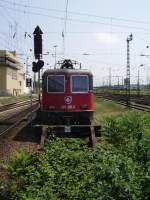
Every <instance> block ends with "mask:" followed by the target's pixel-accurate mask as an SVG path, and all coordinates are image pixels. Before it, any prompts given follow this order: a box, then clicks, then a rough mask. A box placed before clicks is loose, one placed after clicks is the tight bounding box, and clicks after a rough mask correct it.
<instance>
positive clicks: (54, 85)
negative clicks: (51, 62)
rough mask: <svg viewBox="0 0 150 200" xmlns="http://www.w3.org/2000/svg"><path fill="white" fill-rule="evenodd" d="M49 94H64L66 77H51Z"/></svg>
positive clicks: (48, 83) (48, 86)
mask: <svg viewBox="0 0 150 200" xmlns="http://www.w3.org/2000/svg"><path fill="white" fill-rule="evenodd" d="M47 91H48V92H64V91H65V77H64V75H49V76H48V78H47Z"/></svg>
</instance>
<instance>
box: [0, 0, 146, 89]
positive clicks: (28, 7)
mask: <svg viewBox="0 0 150 200" xmlns="http://www.w3.org/2000/svg"><path fill="white" fill-rule="evenodd" d="M67 2H68V4H67ZM149 8H150V1H149V0H132V1H131V0H43V1H41V0H22V1H19V0H0V19H1V26H0V49H6V50H15V51H16V52H17V55H18V57H20V59H21V60H22V62H23V63H26V64H28V68H29V70H30V73H32V72H31V69H32V62H33V61H34V55H33V31H34V29H35V27H36V26H37V25H38V26H40V28H41V30H42V31H43V35H42V37H43V60H44V62H45V65H44V69H43V71H44V70H46V69H48V68H50V67H51V68H53V67H54V62H55V57H54V54H55V47H54V46H55V45H57V48H56V54H57V60H62V59H64V58H69V59H73V60H77V61H78V62H80V63H82V67H83V69H89V70H91V71H92V72H93V74H94V84H95V85H97V86H98V85H103V84H104V85H108V84H109V77H110V75H111V82H112V84H118V82H119V84H122V82H123V80H124V78H125V77H126V63H127V55H126V54H127V42H126V39H127V37H128V36H129V35H130V34H131V33H132V34H133V40H132V41H130V66H131V83H136V82H137V74H138V69H139V71H140V82H141V83H150V60H149V59H150V57H149V56H148V55H150V47H149V46H150V12H149ZM63 35H64V37H63ZM44 54H47V55H44ZM141 54H144V55H147V56H140V55H141ZM27 58H29V59H28V62H26V61H27ZM141 65H142V66H141Z"/></svg>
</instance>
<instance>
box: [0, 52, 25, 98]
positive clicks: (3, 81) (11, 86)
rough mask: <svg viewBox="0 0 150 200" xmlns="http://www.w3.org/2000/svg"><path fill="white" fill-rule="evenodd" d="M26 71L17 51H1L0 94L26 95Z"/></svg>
mask: <svg viewBox="0 0 150 200" xmlns="http://www.w3.org/2000/svg"><path fill="white" fill-rule="evenodd" d="M24 82H25V76H24V69H23V65H22V64H21V63H20V62H19V61H18V60H17V58H16V52H15V51H11V52H10V51H6V50H0V93H3V92H4V93H9V94H12V95H15V96H17V95H21V94H24V84H25V83H24Z"/></svg>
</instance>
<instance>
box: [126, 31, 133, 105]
mask: <svg viewBox="0 0 150 200" xmlns="http://www.w3.org/2000/svg"><path fill="white" fill-rule="evenodd" d="M131 40H132V34H130V35H129V37H127V76H126V98H127V99H126V103H127V107H130V46H129V43H130V41H131Z"/></svg>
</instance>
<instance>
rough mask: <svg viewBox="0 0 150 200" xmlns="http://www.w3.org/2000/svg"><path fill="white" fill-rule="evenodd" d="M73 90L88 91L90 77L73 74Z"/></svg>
mask: <svg viewBox="0 0 150 200" xmlns="http://www.w3.org/2000/svg"><path fill="white" fill-rule="evenodd" d="M71 83H72V88H71V91H72V92H88V91H89V78H88V76H87V75H73V76H72V78H71Z"/></svg>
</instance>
